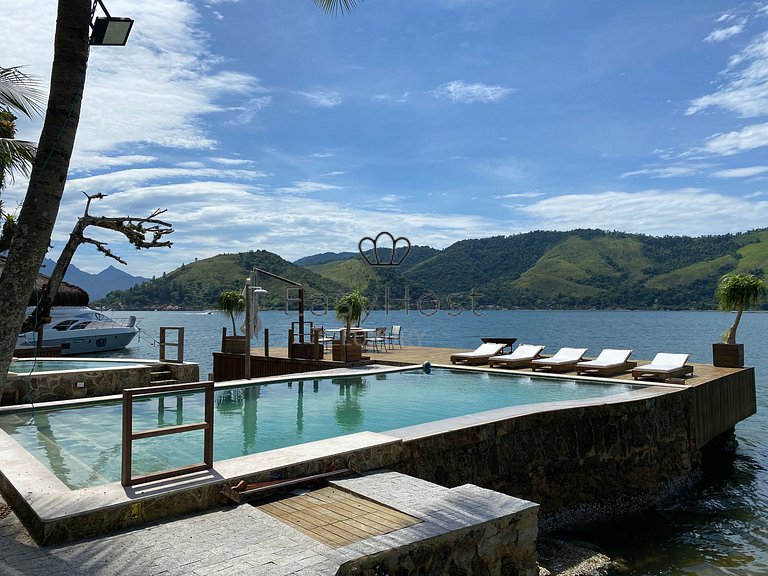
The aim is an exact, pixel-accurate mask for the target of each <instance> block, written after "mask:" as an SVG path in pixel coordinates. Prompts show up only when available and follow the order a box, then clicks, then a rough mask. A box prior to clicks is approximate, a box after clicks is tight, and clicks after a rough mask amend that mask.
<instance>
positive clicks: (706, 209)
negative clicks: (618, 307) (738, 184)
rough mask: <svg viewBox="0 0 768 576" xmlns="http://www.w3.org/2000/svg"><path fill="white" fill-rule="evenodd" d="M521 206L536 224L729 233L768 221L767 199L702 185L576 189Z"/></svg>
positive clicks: (660, 232) (650, 231)
mask: <svg viewBox="0 0 768 576" xmlns="http://www.w3.org/2000/svg"><path fill="white" fill-rule="evenodd" d="M691 206H695V207H696V210H694V211H692V210H691ZM517 210H518V211H519V212H521V213H524V214H526V215H527V216H528V217H529V218H530V219H531V220H532V221H530V222H528V223H527V224H528V225H529V226H530V228H531V229H537V228H538V229H542V230H572V229H574V228H601V229H603V230H622V231H624V232H636V233H641V234H650V235H658V236H663V235H676V236H677V235H688V236H701V235H705V234H726V233H732V232H739V231H744V230H748V229H751V228H761V227H764V226H765V222H767V221H768V201H752V200H747V199H743V198H734V197H733V196H726V195H724V194H717V193H715V192H709V191H705V190H701V189H697V188H684V189H679V190H643V191H642V192H636V193H629V192H616V191H608V192H602V193H596V194H583V195H582V194H571V195H563V196H558V197H554V198H547V199H544V200H541V201H540V202H536V203H535V204H530V205H528V206H524V207H521V208H518V209H517ZM683 215H684V217H683Z"/></svg>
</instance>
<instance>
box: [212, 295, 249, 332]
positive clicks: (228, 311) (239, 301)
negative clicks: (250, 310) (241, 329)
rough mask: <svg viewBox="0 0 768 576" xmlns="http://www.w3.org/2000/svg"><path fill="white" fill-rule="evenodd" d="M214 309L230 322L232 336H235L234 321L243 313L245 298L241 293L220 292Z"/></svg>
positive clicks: (235, 327) (235, 326)
mask: <svg viewBox="0 0 768 576" xmlns="http://www.w3.org/2000/svg"><path fill="white" fill-rule="evenodd" d="M216 309H217V310H218V311H219V312H221V313H222V314H225V315H226V316H227V317H228V318H229V319H230V320H231V321H232V335H233V336H237V325H236V323H235V320H236V318H237V317H238V316H240V315H241V314H242V313H243V312H245V298H243V295H242V293H241V292H237V291H236V290H227V291H226V292H222V293H221V294H219V299H218V300H217V301H216Z"/></svg>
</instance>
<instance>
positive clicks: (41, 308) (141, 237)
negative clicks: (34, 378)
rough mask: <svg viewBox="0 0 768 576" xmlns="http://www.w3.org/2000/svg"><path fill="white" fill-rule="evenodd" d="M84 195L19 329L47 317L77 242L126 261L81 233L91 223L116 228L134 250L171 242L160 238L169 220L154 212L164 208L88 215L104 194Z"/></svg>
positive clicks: (168, 227)
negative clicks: (39, 293)
mask: <svg viewBox="0 0 768 576" xmlns="http://www.w3.org/2000/svg"><path fill="white" fill-rule="evenodd" d="M83 194H85V192H83ZM85 196H86V197H87V198H88V201H87V202H86V205H85V212H84V214H83V215H82V216H80V218H78V219H77V223H76V224H75V227H74V228H73V229H72V232H71V233H70V235H69V240H68V241H67V244H66V245H65V246H64V249H63V250H62V251H61V255H60V256H59V259H58V260H57V261H56V266H55V267H54V269H53V272H52V273H51V276H50V278H49V279H48V283H47V284H46V285H45V286H44V287H43V293H42V296H41V299H40V302H39V303H38V305H37V308H36V309H35V310H34V311H33V312H32V314H30V315H29V316H28V317H27V318H26V320H25V321H24V326H23V327H22V329H21V331H22V332H28V331H29V330H32V329H33V328H31V327H32V326H35V325H36V324H37V325H39V324H40V323H39V322H35V318H38V319H39V318H42V319H43V321H49V316H50V313H51V308H52V306H53V300H54V298H55V297H56V293H57V292H58V290H59V286H61V283H62V281H63V280H64V274H65V273H66V272H67V268H69V264H70V263H71V262H72V258H73V257H74V255H75V251H76V250H77V248H78V246H80V245H81V244H92V245H93V246H96V249H97V250H98V251H99V252H101V253H102V254H104V255H105V256H107V257H109V258H112V259H114V260H117V261H118V262H120V263H121V264H126V262H125V260H123V259H122V258H120V257H119V256H118V255H116V254H115V253H114V252H112V250H111V249H110V248H108V244H107V243H106V242H102V241H100V240H95V239H93V238H88V237H87V236H86V235H85V230H86V228H88V227H90V226H93V227H96V228H104V229H106V230H113V231H115V232H120V233H121V234H122V235H123V236H125V237H126V238H127V239H128V241H129V242H130V243H131V244H133V245H134V246H135V247H136V249H137V250H141V249H142V248H145V249H149V248H162V247H167V248H169V247H170V246H171V245H172V242H171V241H170V240H164V237H165V236H166V235H168V234H172V233H173V228H172V226H171V224H169V223H168V222H165V221H163V220H160V219H159V218H158V216H160V215H161V214H164V213H165V212H167V210H166V209H162V210H160V209H157V210H155V211H154V212H152V213H151V214H150V215H149V216H146V217H143V218H137V217H131V216H118V217H111V218H107V217H105V216H92V215H90V214H89V213H88V211H89V210H90V207H91V201H92V200H102V199H103V198H106V197H107V195H106V194H101V193H99V194H92V195H88V194H85ZM147 236H150V237H151V238H150V239H148V238H147ZM38 344H39V343H38Z"/></svg>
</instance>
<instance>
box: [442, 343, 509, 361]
mask: <svg viewBox="0 0 768 576" xmlns="http://www.w3.org/2000/svg"><path fill="white" fill-rule="evenodd" d="M504 346H506V344H499V343H497V342H486V343H484V344H483V345H482V346H479V347H478V348H477V349H476V350H473V351H472V352H459V353H457V354H452V355H451V364H468V365H470V366H478V365H480V364H485V363H486V362H488V359H489V358H490V357H491V356H496V355H497V354H498V353H499V352H501V350H502V349H503V348H504Z"/></svg>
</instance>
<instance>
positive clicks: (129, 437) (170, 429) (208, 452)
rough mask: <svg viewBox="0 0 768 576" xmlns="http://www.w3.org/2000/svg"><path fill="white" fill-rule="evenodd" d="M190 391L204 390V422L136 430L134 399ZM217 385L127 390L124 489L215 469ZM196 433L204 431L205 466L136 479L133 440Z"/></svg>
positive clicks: (205, 383) (196, 384) (181, 385)
mask: <svg viewBox="0 0 768 576" xmlns="http://www.w3.org/2000/svg"><path fill="white" fill-rule="evenodd" d="M188 390H203V392H204V393H205V419H204V420H203V421H202V422H193V423H190V424H178V425H176V426H164V427H162V428H153V429H151V430H142V431H139V432H134V431H133V399H134V397H136V396H151V395H158V394H166V393H168V392H180V391H188ZM213 407H214V402H213V382H211V381H208V382H193V383H189V384H170V385H168V386H147V387H144V388H128V389H126V390H123V443H122V445H123V455H122V470H121V474H120V483H121V484H122V485H123V486H134V485H136V484H143V483H146V482H152V481H154V480H163V479H165V478H173V477H175V476H182V475H184V474H189V473H192V472H200V471H201V470H210V469H211V468H213ZM194 430H203V431H204V434H203V463H202V464H192V465H190V466H181V467H179V468H172V469H169V470H163V471H162V472H154V473H152V474H144V475H142V476H136V477H134V476H133V472H132V470H131V468H132V464H133V441H134V440H140V439H144V438H154V437H157V436H167V435H169V434H180V433H182V432H192V431H194Z"/></svg>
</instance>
